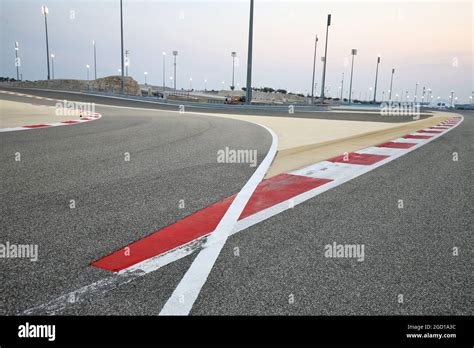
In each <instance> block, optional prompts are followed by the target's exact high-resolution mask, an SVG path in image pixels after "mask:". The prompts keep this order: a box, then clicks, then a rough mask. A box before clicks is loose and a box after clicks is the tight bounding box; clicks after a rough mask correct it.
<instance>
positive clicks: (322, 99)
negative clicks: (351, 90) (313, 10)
mask: <svg viewBox="0 0 474 348" xmlns="http://www.w3.org/2000/svg"><path fill="white" fill-rule="evenodd" d="M330 25H331V15H330V14H328V21H327V25H326V44H325V46H324V65H323V81H322V84H321V103H324V87H325V84H326V65H327V61H328V35H329V26H330ZM351 78H352V77H351Z"/></svg>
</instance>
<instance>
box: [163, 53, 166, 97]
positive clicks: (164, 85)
mask: <svg viewBox="0 0 474 348" xmlns="http://www.w3.org/2000/svg"><path fill="white" fill-rule="evenodd" d="M165 59H166V52H163V92H164V91H165V87H166V82H165V80H166V78H165Z"/></svg>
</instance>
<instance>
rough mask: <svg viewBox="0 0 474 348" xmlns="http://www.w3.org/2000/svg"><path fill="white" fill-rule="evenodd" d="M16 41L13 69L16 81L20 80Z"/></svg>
mask: <svg viewBox="0 0 474 348" xmlns="http://www.w3.org/2000/svg"><path fill="white" fill-rule="evenodd" d="M19 49H20V47H18V41H15V67H16V80H17V81H18V80H20V59H19V58H18V50H19Z"/></svg>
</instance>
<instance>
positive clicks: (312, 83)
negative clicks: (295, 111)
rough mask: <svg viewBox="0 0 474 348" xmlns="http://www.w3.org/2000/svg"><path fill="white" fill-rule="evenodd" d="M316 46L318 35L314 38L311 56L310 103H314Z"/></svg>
mask: <svg viewBox="0 0 474 348" xmlns="http://www.w3.org/2000/svg"><path fill="white" fill-rule="evenodd" d="M317 48H318V35H316V39H315V40H314V57H313V80H312V82H311V104H314V75H315V72H316V50H317Z"/></svg>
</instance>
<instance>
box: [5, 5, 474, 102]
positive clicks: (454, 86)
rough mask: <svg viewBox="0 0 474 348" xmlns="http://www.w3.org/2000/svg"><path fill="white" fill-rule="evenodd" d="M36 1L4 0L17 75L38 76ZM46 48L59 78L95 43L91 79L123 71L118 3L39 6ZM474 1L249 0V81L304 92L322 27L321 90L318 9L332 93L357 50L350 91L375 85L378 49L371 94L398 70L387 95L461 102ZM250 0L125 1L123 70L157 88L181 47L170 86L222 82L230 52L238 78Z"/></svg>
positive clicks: (42, 61)
mask: <svg viewBox="0 0 474 348" xmlns="http://www.w3.org/2000/svg"><path fill="white" fill-rule="evenodd" d="M42 4H43V3H42V2H41V1H36V0H23V1H17V0H3V1H2V2H1V4H0V6H1V14H0V16H1V34H0V35H1V36H0V38H1V43H0V44H1V56H0V75H2V76H11V77H14V76H15V67H14V53H15V52H14V42H15V41H19V43H20V56H21V59H22V67H21V70H22V73H23V76H24V78H25V79H30V80H33V79H44V78H46V50H45V33H44V18H43V17H42V14H41V5H42ZM46 4H47V5H48V7H49V17H48V28H49V34H50V35H49V38H50V53H54V54H55V56H56V58H55V75H56V78H78V79H85V77H86V64H90V65H92V64H93V51H92V40H96V42H97V52H98V67H97V69H98V74H99V76H107V75H113V74H117V69H118V68H119V67H120V27H119V25H120V23H119V18H120V17H119V1H118V0H114V1H111V0H96V1H78V0H72V1H69V0H68V1H65V0H63V1H59V0H54V1H47V2H46ZM472 6H473V5H472V2H470V1H462V2H452V1H445V2H443V1H437V2H429V1H423V2H406V1H403V2H387V1H382V2H373V1H372V2H371V1H369V2H359V1H330V2H329V1H328V2H322V1H259V0H256V1H255V26H254V66H253V71H254V73H253V85H254V86H256V87H261V86H271V87H277V88H286V89H288V90H291V91H299V92H302V93H305V92H306V91H309V90H310V89H311V73H312V59H313V48H314V43H313V42H314V35H315V34H318V36H319V38H320V40H319V44H318V60H317V70H316V75H317V76H316V82H318V93H319V87H320V85H321V68H322V63H321V60H320V57H321V56H322V55H323V52H324V51H323V49H324V41H325V40H324V37H325V25H326V16H327V14H328V13H331V14H332V25H331V27H330V31H329V48H328V67H327V82H326V85H327V86H328V87H329V86H330V89H331V91H330V93H331V95H333V96H338V95H339V86H340V85H341V78H342V73H343V72H344V74H345V82H344V86H345V88H344V89H345V90H347V88H346V87H348V84H349V83H348V81H349V74H350V51H351V48H357V49H358V55H357V56H356V57H355V59H356V60H355V68H354V81H353V90H354V91H355V93H354V97H356V98H358V97H359V96H360V95H361V96H362V97H365V94H366V93H369V87H373V85H374V78H375V63H376V57H377V54H380V55H381V56H382V61H381V65H380V75H379V84H378V88H379V98H380V97H381V91H382V90H387V89H388V88H389V83H390V72H391V68H392V67H395V68H396V75H395V81H394V92H397V93H405V92H406V91H408V92H409V94H410V95H413V93H414V89H415V84H416V82H419V83H420V86H419V89H418V93H419V95H420V93H421V89H422V87H423V86H426V87H427V88H428V87H429V88H431V89H432V90H433V93H434V95H435V96H438V95H439V96H441V97H442V98H444V99H445V98H447V96H448V95H449V93H450V91H451V90H454V91H455V92H456V95H458V96H459V98H460V100H464V101H465V102H466V101H467V100H468V99H467V98H468V97H469V96H470V95H471V93H472V90H473V89H474V88H473V82H472V81H473V70H472V64H473V51H472V49H473V48H472V42H473V40H472V32H473V31H472V23H473V18H472V17H473V9H472ZM248 11H249V1H132V0H124V30H125V38H124V41H125V48H126V49H128V50H130V60H131V64H130V70H129V72H130V74H131V75H132V76H133V77H134V78H135V79H137V80H138V81H139V82H142V83H143V80H144V74H143V73H144V72H145V71H147V72H148V82H149V83H152V84H157V85H161V84H162V52H163V51H165V52H167V56H166V83H167V84H168V85H169V84H170V80H169V77H170V76H171V75H172V56H171V52H172V51H173V50H178V51H179V55H178V79H177V80H178V88H181V87H183V88H187V87H188V86H189V79H190V78H192V79H193V87H194V88H203V87H204V79H207V80H208V82H207V86H208V88H221V87H222V82H224V84H225V86H229V85H230V80H231V71H232V58H231V56H230V53H231V52H232V51H237V55H238V66H237V68H236V83H239V84H240V86H243V85H244V84H245V79H246V64H247V35H248Z"/></svg>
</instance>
